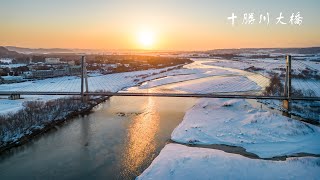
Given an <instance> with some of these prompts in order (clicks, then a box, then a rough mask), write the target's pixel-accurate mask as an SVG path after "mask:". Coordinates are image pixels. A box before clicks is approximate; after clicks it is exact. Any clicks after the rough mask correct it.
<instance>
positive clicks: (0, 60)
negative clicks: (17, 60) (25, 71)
mask: <svg viewBox="0 0 320 180" xmlns="http://www.w3.org/2000/svg"><path fill="white" fill-rule="evenodd" d="M12 61H13V59H11V58H0V62H1V63H8V64H12Z"/></svg>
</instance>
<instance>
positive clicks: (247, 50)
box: [206, 47, 320, 54]
mask: <svg viewBox="0 0 320 180" xmlns="http://www.w3.org/2000/svg"><path fill="white" fill-rule="evenodd" d="M206 52H207V53H211V54H240V53H257V52H269V53H281V54H320V47H307V48H241V49H214V50H209V51H206Z"/></svg>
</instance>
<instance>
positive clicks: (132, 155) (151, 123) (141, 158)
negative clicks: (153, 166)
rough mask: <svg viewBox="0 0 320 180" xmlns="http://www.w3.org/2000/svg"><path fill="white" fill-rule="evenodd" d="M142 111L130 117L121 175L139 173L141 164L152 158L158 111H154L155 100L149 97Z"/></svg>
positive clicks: (157, 126)
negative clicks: (130, 121)
mask: <svg viewBox="0 0 320 180" xmlns="http://www.w3.org/2000/svg"><path fill="white" fill-rule="evenodd" d="M143 106H144V112H143V113H142V114H140V115H138V116H136V117H134V118H133V119H132V123H131V124H130V125H129V127H128V134H127V142H126V145H125V150H124V155H123V160H122V167H123V168H124V169H123V173H124V174H123V176H128V175H129V174H131V175H132V174H134V175H136V176H137V175H139V170H140V168H141V166H142V165H143V164H144V163H145V162H146V161H148V160H150V161H151V159H153V154H154V152H155V150H156V146H155V137H156V134H157V131H158V129H159V120H160V116H159V113H158V112H157V111H156V105H155V100H154V98H153V97H149V98H148V100H147V101H146V103H145V104H144V105H143Z"/></svg>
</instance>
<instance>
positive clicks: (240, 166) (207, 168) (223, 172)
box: [137, 144, 320, 180]
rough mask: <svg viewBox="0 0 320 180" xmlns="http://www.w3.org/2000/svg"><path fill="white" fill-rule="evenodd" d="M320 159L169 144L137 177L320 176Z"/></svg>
mask: <svg viewBox="0 0 320 180" xmlns="http://www.w3.org/2000/svg"><path fill="white" fill-rule="evenodd" d="M319 162H320V158H315V157H301V158H288V159H287V160H286V161H269V160H261V159H249V158H246V157H243V156H241V155H237V154H230V153H225V152H223V151H219V150H214V149H205V148H195V147H187V146H183V145H179V144H168V145H166V146H165V147H164V149H163V150H162V151H161V153H160V155H159V156H158V157H157V158H156V159H155V160H154V161H153V162H152V164H151V165H150V166H149V168H148V169H146V170H145V171H144V172H143V173H142V174H141V175H140V176H139V177H137V179H139V180H144V179H170V180H175V179H177V180H180V179H183V180H188V179H190V180H191V179H192V180H193V179H266V180H270V179H318V178H319V176H320V171H319V170H320V164H319Z"/></svg>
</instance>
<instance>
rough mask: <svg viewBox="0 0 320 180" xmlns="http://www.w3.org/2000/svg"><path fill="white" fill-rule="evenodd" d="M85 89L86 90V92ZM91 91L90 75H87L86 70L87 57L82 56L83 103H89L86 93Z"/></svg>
mask: <svg viewBox="0 0 320 180" xmlns="http://www.w3.org/2000/svg"><path fill="white" fill-rule="evenodd" d="M84 88H86V89H85V90H84ZM88 91H89V85H88V74H87V68H86V59H85V56H81V101H82V102H86V101H88V98H89V97H88V95H86V94H85V93H88Z"/></svg>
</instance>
